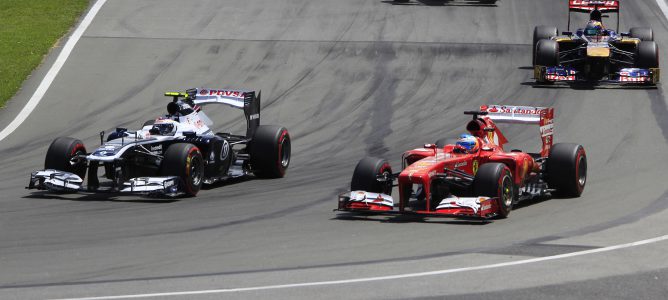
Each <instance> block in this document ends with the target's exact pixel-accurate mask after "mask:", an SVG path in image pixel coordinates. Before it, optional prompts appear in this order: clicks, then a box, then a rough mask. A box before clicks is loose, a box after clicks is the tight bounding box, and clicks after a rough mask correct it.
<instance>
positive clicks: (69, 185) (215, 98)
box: [27, 89, 290, 197]
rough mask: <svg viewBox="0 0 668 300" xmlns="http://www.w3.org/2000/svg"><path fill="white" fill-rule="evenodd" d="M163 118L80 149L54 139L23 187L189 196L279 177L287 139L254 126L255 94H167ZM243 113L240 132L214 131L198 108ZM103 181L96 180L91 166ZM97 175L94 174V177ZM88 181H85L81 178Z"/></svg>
mask: <svg viewBox="0 0 668 300" xmlns="http://www.w3.org/2000/svg"><path fill="white" fill-rule="evenodd" d="M165 96H170V97H172V101H171V102H169V104H168V105H167V112H168V114H167V115H166V116H164V117H159V118H157V119H155V120H150V121H147V122H146V123H144V126H143V127H142V128H141V129H139V130H136V131H129V130H127V129H126V128H116V131H115V132H112V133H111V134H109V136H108V137H107V139H106V141H104V135H105V134H104V132H101V133H100V143H101V146H100V147H99V148H97V149H96V150H95V151H93V152H90V153H89V152H87V151H86V148H85V146H84V144H83V142H81V141H80V140H78V139H74V138H70V137H59V138H57V139H55V140H54V141H53V142H52V143H51V146H50V147H49V149H48V150H47V153H46V160H45V162H44V170H41V171H36V172H33V173H32V174H31V175H30V183H29V185H28V187H27V188H28V189H39V190H49V191H55V192H116V193H136V194H144V195H154V196H168V197H175V196H182V195H185V196H195V195H196V194H197V192H198V191H199V190H200V188H201V186H202V184H212V183H214V182H217V181H221V180H227V179H232V178H239V177H243V176H246V175H248V174H251V173H252V174H254V175H255V176H258V177H263V178H279V177H283V176H285V172H286V170H287V168H288V165H289V164H290V135H289V133H288V130H287V129H286V128H284V127H281V126H273V125H260V94H257V95H256V94H255V92H254V91H248V90H226V89H189V90H187V91H186V92H185V93H181V92H168V93H165ZM209 104H223V105H228V106H231V107H235V108H239V109H243V111H244V114H245V117H246V121H247V129H246V134H245V135H234V134H231V133H214V132H213V131H212V130H211V129H210V127H211V126H212V122H211V120H210V119H209V118H208V117H207V116H206V114H204V112H202V111H201V108H202V106H204V105H209ZM100 166H102V168H103V169H104V174H103V175H102V176H103V177H105V178H106V179H108V180H109V182H107V181H104V182H102V183H101V182H100V180H99V179H98V178H99V176H98V169H99V167H100ZM101 171H102V170H100V173H102V172H101ZM86 176H87V177H88V178H87V183H86V184H84V178H85V177H86Z"/></svg>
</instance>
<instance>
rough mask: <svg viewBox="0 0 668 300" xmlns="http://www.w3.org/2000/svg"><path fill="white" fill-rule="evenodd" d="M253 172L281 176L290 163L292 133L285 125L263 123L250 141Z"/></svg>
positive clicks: (266, 175) (261, 174)
mask: <svg viewBox="0 0 668 300" xmlns="http://www.w3.org/2000/svg"><path fill="white" fill-rule="evenodd" d="M248 146H249V150H250V162H251V165H252V168H253V174H255V176H258V177H262V178H281V177H283V176H285V171H286V170H287V169H288V166H289V165H290V151H291V145H290V134H289V133H288V130H287V129H285V127H281V126H274V125H261V126H259V127H258V128H257V130H256V131H255V135H254V136H253V140H252V141H251V142H250V143H249V145H248Z"/></svg>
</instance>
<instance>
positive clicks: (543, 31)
mask: <svg viewBox="0 0 668 300" xmlns="http://www.w3.org/2000/svg"><path fill="white" fill-rule="evenodd" d="M558 34H559V32H558V31H557V27H552V26H536V27H534V29H533V43H532V44H531V45H532V46H533V52H532V56H531V63H532V64H533V65H534V66H535V65H537V64H536V46H538V41H540V40H542V39H551V38H553V37H555V36H557V35H558Z"/></svg>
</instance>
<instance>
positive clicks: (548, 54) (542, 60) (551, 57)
mask: <svg viewBox="0 0 668 300" xmlns="http://www.w3.org/2000/svg"><path fill="white" fill-rule="evenodd" d="M534 65H537V66H557V65H559V43H557V42H556V41H553V40H547V39H543V40H540V41H538V44H537V45H536V63H535V64H534Z"/></svg>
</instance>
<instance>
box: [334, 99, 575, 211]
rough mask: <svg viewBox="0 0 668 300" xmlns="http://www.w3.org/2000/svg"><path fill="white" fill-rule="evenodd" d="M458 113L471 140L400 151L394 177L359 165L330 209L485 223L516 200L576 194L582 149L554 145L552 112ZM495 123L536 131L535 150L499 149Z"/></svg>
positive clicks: (370, 162)
mask: <svg viewBox="0 0 668 300" xmlns="http://www.w3.org/2000/svg"><path fill="white" fill-rule="evenodd" d="M465 114H468V115H472V116H473V120H471V121H469V123H468V124H467V125H466V130H467V131H468V132H469V133H470V134H465V135H462V137H460V139H459V140H454V141H453V140H452V139H441V140H439V141H437V142H436V144H425V145H424V147H423V148H417V149H413V150H409V151H406V152H405V153H404V154H403V156H402V171H401V172H399V173H393V172H392V168H391V167H390V165H389V164H388V163H387V161H385V160H383V159H378V158H370V157H367V158H364V159H362V160H361V161H360V162H359V163H358V164H357V167H355V171H354V173H353V178H352V182H351V184H350V189H351V191H350V192H346V193H343V194H341V195H339V198H338V201H339V202H338V209H337V210H338V211H345V212H363V213H366V214H369V213H377V214H419V215H425V216H435V217H454V218H460V219H490V218H494V217H500V218H505V217H507V216H508V214H509V213H510V211H511V209H512V208H513V205H514V204H516V203H518V202H519V201H522V200H527V199H533V198H537V197H545V196H550V195H553V194H558V195H560V196H565V197H579V196H580V194H581V193H582V191H583V189H584V187H585V183H586V180H587V156H586V154H585V150H584V148H583V147H582V145H578V144H570V143H558V144H554V145H553V143H552V142H553V126H554V124H553V117H554V108H540V107H523V106H502V105H489V106H488V105H483V106H481V107H480V110H479V111H467V112H465ZM496 123H519V124H536V125H539V126H540V136H541V140H542V148H541V150H540V152H539V153H525V152H522V151H520V150H512V151H510V152H506V151H504V149H503V146H504V144H506V143H507V140H506V138H505V137H504V136H503V134H502V133H501V131H500V130H499V128H498V127H497V125H496ZM394 186H398V187H399V196H398V198H399V199H398V203H397V201H395V199H394V198H393V197H392V196H391V192H392V188H393V187H394Z"/></svg>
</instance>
